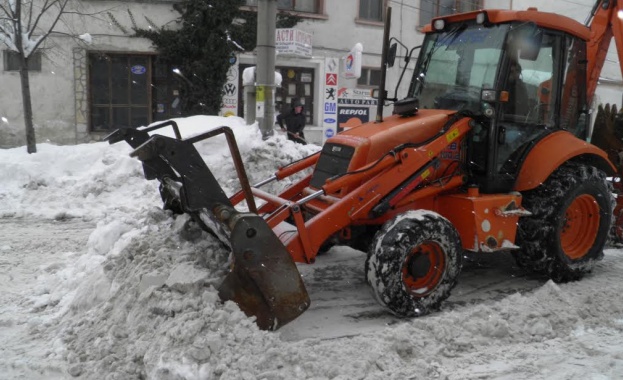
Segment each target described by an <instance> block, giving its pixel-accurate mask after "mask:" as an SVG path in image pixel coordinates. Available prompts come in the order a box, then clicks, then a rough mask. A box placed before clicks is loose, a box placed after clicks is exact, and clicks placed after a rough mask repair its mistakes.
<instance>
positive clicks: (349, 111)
mask: <svg viewBox="0 0 623 380" xmlns="http://www.w3.org/2000/svg"><path fill="white" fill-rule="evenodd" d="M340 115H344V116H368V109H367V108H340Z"/></svg>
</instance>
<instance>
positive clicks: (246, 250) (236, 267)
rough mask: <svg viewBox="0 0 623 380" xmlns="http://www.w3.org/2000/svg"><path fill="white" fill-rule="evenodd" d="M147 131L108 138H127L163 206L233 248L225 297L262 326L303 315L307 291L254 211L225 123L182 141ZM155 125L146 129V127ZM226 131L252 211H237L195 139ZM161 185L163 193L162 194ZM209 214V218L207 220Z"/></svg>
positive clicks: (222, 295)
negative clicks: (155, 183) (156, 183)
mask: <svg viewBox="0 0 623 380" xmlns="http://www.w3.org/2000/svg"><path fill="white" fill-rule="evenodd" d="M171 123H172V125H173V127H174V129H175V132H176V133H175V135H176V138H171V137H166V136H160V135H154V136H149V135H148V134H147V133H146V132H145V130H137V131H133V130H118V131H115V132H113V133H111V134H110V135H109V136H108V137H107V140H108V141H109V142H110V143H111V144H113V143H115V142H118V141H121V140H125V141H126V142H127V143H128V144H130V145H131V146H132V147H133V148H135V150H134V151H133V152H132V153H131V156H133V157H137V158H138V159H139V160H141V161H142V162H143V169H144V172H145V177H146V178H147V179H152V178H157V179H158V180H159V181H160V183H161V187H160V189H161V195H162V196H163V200H164V201H165V205H166V204H175V205H176V208H177V209H178V211H181V212H185V213H187V214H189V215H191V216H192V217H193V218H194V219H195V220H197V221H198V222H199V225H200V226H201V227H202V228H203V229H205V230H206V231H208V232H210V233H212V234H213V235H215V236H217V237H218V238H220V239H221V240H226V239H228V240H229V241H227V242H225V243H226V245H228V246H229V247H231V250H232V257H233V260H232V263H231V271H230V273H229V274H228V275H227V276H226V277H225V279H224V281H223V283H222V284H221V285H220V286H219V287H218V293H219V297H220V298H221V300H223V301H234V302H235V303H237V304H238V306H239V307H240V309H241V310H242V311H243V312H244V313H245V314H246V315H248V316H255V317H256V323H257V325H258V326H259V327H260V328H261V329H264V330H275V329H278V328H279V327H281V326H283V325H284V324H286V323H288V322H290V321H291V320H293V319H295V318H296V317H298V316H299V315H300V314H302V313H303V312H304V311H305V310H306V309H307V308H308V307H309V304H310V301H309V296H308V294H307V290H306V289H305V286H304V284H303V281H302V280H301V275H300V274H299V271H298V269H297V267H296V264H294V261H293V260H292V257H291V256H290V254H289V253H288V251H287V250H286V248H285V246H284V245H283V244H282V243H281V241H280V240H279V238H278V237H277V235H275V233H274V232H273V230H272V229H271V228H270V227H269V226H268V224H267V223H266V222H265V221H264V219H263V218H262V217H260V216H259V215H257V214H256V213H255V211H256V208H255V204H254V201H253V197H252V195H251V191H250V187H249V185H248V179H247V177H246V173H245V172H244V166H243V165H242V159H241V157H240V152H239V151H238V147H237V145H236V142H235V139H234V135H233V133H232V131H231V129H229V128H228V127H221V128H218V129H217V130H214V131H210V132H206V133H204V134H202V135H198V136H194V137H192V138H189V139H186V140H183V139H181V137H180V135H179V131H178V130H177V125H175V123H174V122H172V121H170V122H168V123H167V124H162V125H160V126H166V125H171ZM158 127H159V126H155V127H150V128H149V131H152V130H154V129H157V128H158ZM219 133H224V134H225V135H226V137H227V140H228V143H229V147H230V150H231V151H232V157H233V158H234V162H235V166H236V170H237V171H238V176H239V178H240V182H241V184H242V187H243V190H246V191H245V193H248V196H247V197H246V199H247V204H248V205H249V210H250V211H251V212H248V213H242V212H239V211H237V210H236V209H235V208H234V207H233V206H232V204H231V202H230V200H229V198H227V196H226V195H225V192H224V191H223V189H222V188H221V186H220V185H219V184H218V182H217V180H216V179H215V178H214V175H213V174H212V172H211V171H210V169H209V168H208V167H207V165H206V164H205V162H204V161H203V159H202V158H201V155H200V154H199V152H198V151H197V149H196V148H195V147H194V145H193V144H194V143H196V142H198V141H201V140H203V139H205V138H209V137H212V136H215V135H217V134H219ZM163 189H164V193H163ZM206 216H207V219H206V218H205V217H206Z"/></svg>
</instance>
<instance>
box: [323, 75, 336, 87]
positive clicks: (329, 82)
mask: <svg viewBox="0 0 623 380" xmlns="http://www.w3.org/2000/svg"><path fill="white" fill-rule="evenodd" d="M325 84H326V85H327V86H337V73H329V74H327V81H326V83H325Z"/></svg>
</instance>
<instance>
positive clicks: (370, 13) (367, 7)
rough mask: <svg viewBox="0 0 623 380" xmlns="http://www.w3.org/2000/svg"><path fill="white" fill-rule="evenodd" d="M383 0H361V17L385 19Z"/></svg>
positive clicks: (374, 19)
mask: <svg viewBox="0 0 623 380" xmlns="http://www.w3.org/2000/svg"><path fill="white" fill-rule="evenodd" d="M383 3H384V1H383V0H359V18H360V19H362V20H371V21H383Z"/></svg>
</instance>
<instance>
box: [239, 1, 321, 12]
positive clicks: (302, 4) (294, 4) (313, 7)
mask: <svg viewBox="0 0 623 380" xmlns="http://www.w3.org/2000/svg"><path fill="white" fill-rule="evenodd" d="M319 3H320V0H277V9H281V10H284V11H296V12H306V13H319V9H320V6H319ZM246 4H247V5H249V6H252V7H257V0H246Z"/></svg>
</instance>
